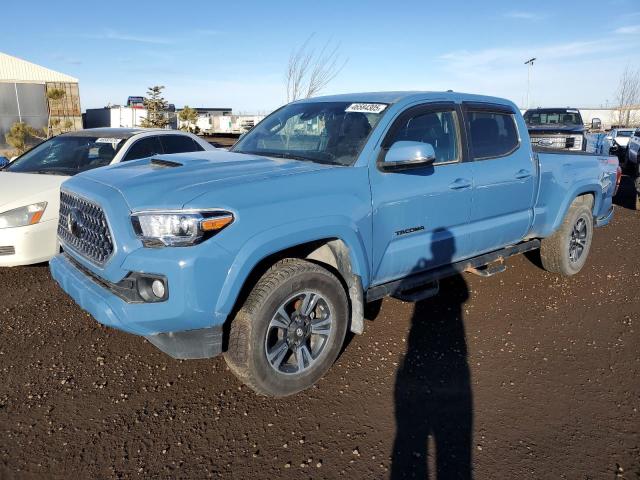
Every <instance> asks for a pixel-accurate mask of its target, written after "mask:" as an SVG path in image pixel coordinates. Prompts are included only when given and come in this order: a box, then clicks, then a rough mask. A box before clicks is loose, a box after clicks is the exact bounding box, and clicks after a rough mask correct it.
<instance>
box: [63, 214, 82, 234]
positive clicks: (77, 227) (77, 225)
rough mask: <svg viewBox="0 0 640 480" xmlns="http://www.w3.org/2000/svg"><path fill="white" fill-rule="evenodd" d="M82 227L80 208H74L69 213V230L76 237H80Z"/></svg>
mask: <svg viewBox="0 0 640 480" xmlns="http://www.w3.org/2000/svg"><path fill="white" fill-rule="evenodd" d="M82 228H83V225H82V214H81V212H80V210H79V209H77V208H72V209H71V210H69V213H68V214H67V230H68V231H69V233H70V234H71V235H73V236H74V237H78V238H80V234H81V233H82Z"/></svg>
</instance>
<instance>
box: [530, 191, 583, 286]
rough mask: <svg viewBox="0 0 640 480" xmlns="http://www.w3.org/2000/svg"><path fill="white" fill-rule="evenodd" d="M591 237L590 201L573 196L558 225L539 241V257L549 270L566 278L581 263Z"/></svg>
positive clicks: (580, 266)
mask: <svg viewBox="0 0 640 480" xmlns="http://www.w3.org/2000/svg"><path fill="white" fill-rule="evenodd" d="M592 239H593V215H592V213H591V205H590V203H588V202H586V201H584V199H583V198H582V197H581V198H577V199H575V200H574V201H573V203H572V204H571V207H569V211H568V212H567V215H566V216H565V218H564V220H563V222H562V225H561V226H560V228H559V229H558V230H557V231H556V232H555V233H554V234H553V235H551V236H550V237H547V238H545V239H543V240H542V246H541V247H540V258H541V260H542V266H543V267H544V269H545V270H547V271H549V272H554V273H559V274H561V275H565V276H567V277H569V276H571V275H575V274H576V273H578V272H579V271H580V270H582V267H583V266H584V264H585V262H586V261H587V256H588V255H589V249H590V248H591V240H592Z"/></svg>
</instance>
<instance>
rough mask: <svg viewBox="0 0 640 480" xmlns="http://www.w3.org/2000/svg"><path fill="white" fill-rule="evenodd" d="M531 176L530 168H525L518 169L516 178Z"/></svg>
mask: <svg viewBox="0 0 640 480" xmlns="http://www.w3.org/2000/svg"><path fill="white" fill-rule="evenodd" d="M530 176H531V172H530V171H529V170H525V169H524V168H523V169H522V170H518V172H517V173H516V178H517V179H518V180H522V179H524V178H529V177H530Z"/></svg>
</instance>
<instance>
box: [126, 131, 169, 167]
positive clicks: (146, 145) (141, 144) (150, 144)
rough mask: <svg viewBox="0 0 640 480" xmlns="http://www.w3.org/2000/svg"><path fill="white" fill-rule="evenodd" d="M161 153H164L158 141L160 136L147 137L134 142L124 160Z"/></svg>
mask: <svg viewBox="0 0 640 480" xmlns="http://www.w3.org/2000/svg"><path fill="white" fill-rule="evenodd" d="M160 153H162V147H161V146H160V142H158V137H146V138H142V139H140V140H138V141H137V142H136V143H134V144H133V145H132V146H131V148H129V151H128V152H127V154H126V155H125V157H124V159H123V160H122V161H123V162H126V161H129V160H137V159H138V158H145V157H151V156H153V155H157V154H160Z"/></svg>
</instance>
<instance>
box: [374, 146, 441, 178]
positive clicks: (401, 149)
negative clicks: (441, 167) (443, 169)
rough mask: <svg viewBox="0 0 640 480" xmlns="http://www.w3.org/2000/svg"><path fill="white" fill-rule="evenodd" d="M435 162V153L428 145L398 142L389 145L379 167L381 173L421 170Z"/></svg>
mask: <svg viewBox="0 0 640 480" xmlns="http://www.w3.org/2000/svg"><path fill="white" fill-rule="evenodd" d="M435 161H436V152H435V150H434V149H433V145H431V144H430V143H423V142H412V141H405V140H400V141H398V142H395V143H394V144H393V145H391V147H390V148H389V150H388V151H387V153H386V155H385V156H384V160H383V161H382V162H380V164H379V165H380V168H381V169H382V170H383V171H385V172H392V171H400V170H410V169H414V168H423V167H426V166H428V165H433V162H435Z"/></svg>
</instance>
